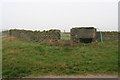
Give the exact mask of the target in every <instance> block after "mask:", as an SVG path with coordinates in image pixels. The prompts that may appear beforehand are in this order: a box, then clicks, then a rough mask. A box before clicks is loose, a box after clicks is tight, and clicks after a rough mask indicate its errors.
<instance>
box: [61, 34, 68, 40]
mask: <svg viewBox="0 0 120 80" xmlns="http://www.w3.org/2000/svg"><path fill="white" fill-rule="evenodd" d="M61 40H70V34H64V33H61Z"/></svg>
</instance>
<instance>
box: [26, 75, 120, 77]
mask: <svg viewBox="0 0 120 80" xmlns="http://www.w3.org/2000/svg"><path fill="white" fill-rule="evenodd" d="M27 78H118V76H117V75H70V76H68V75H64V76H53V75H49V76H37V77H35V76H29V77H27Z"/></svg>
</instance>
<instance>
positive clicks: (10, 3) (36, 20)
mask: <svg viewBox="0 0 120 80" xmlns="http://www.w3.org/2000/svg"><path fill="white" fill-rule="evenodd" d="M118 1H119V0H2V2H1V4H0V17H1V18H0V26H1V29H2V30H7V29H26V30H41V31H42V30H49V29H60V30H61V31H64V30H65V31H66V32H69V31H70V29H71V28H73V27H89V26H94V27H95V28H99V30H101V31H118Z"/></svg>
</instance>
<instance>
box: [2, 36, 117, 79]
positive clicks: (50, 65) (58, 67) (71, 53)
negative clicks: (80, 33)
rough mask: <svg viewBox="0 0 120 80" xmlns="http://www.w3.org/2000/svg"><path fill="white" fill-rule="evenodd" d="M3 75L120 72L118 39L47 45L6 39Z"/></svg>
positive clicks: (10, 76)
mask: <svg viewBox="0 0 120 80" xmlns="http://www.w3.org/2000/svg"><path fill="white" fill-rule="evenodd" d="M2 51H3V56H2V57H3V58H2V60H3V65H2V66H3V77H5V78H8V77H9V78H13V77H27V76H43V75H86V74H93V75H97V74H108V75H109V74H112V75H113V74H114V75H115V74H117V72H118V42H116V41H113V42H104V43H99V42H98V43H91V44H80V45H79V46H76V47H72V46H71V47H56V46H45V45H44V44H43V43H40V42H28V41H19V40H17V39H16V38H5V39H3V50H2Z"/></svg>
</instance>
